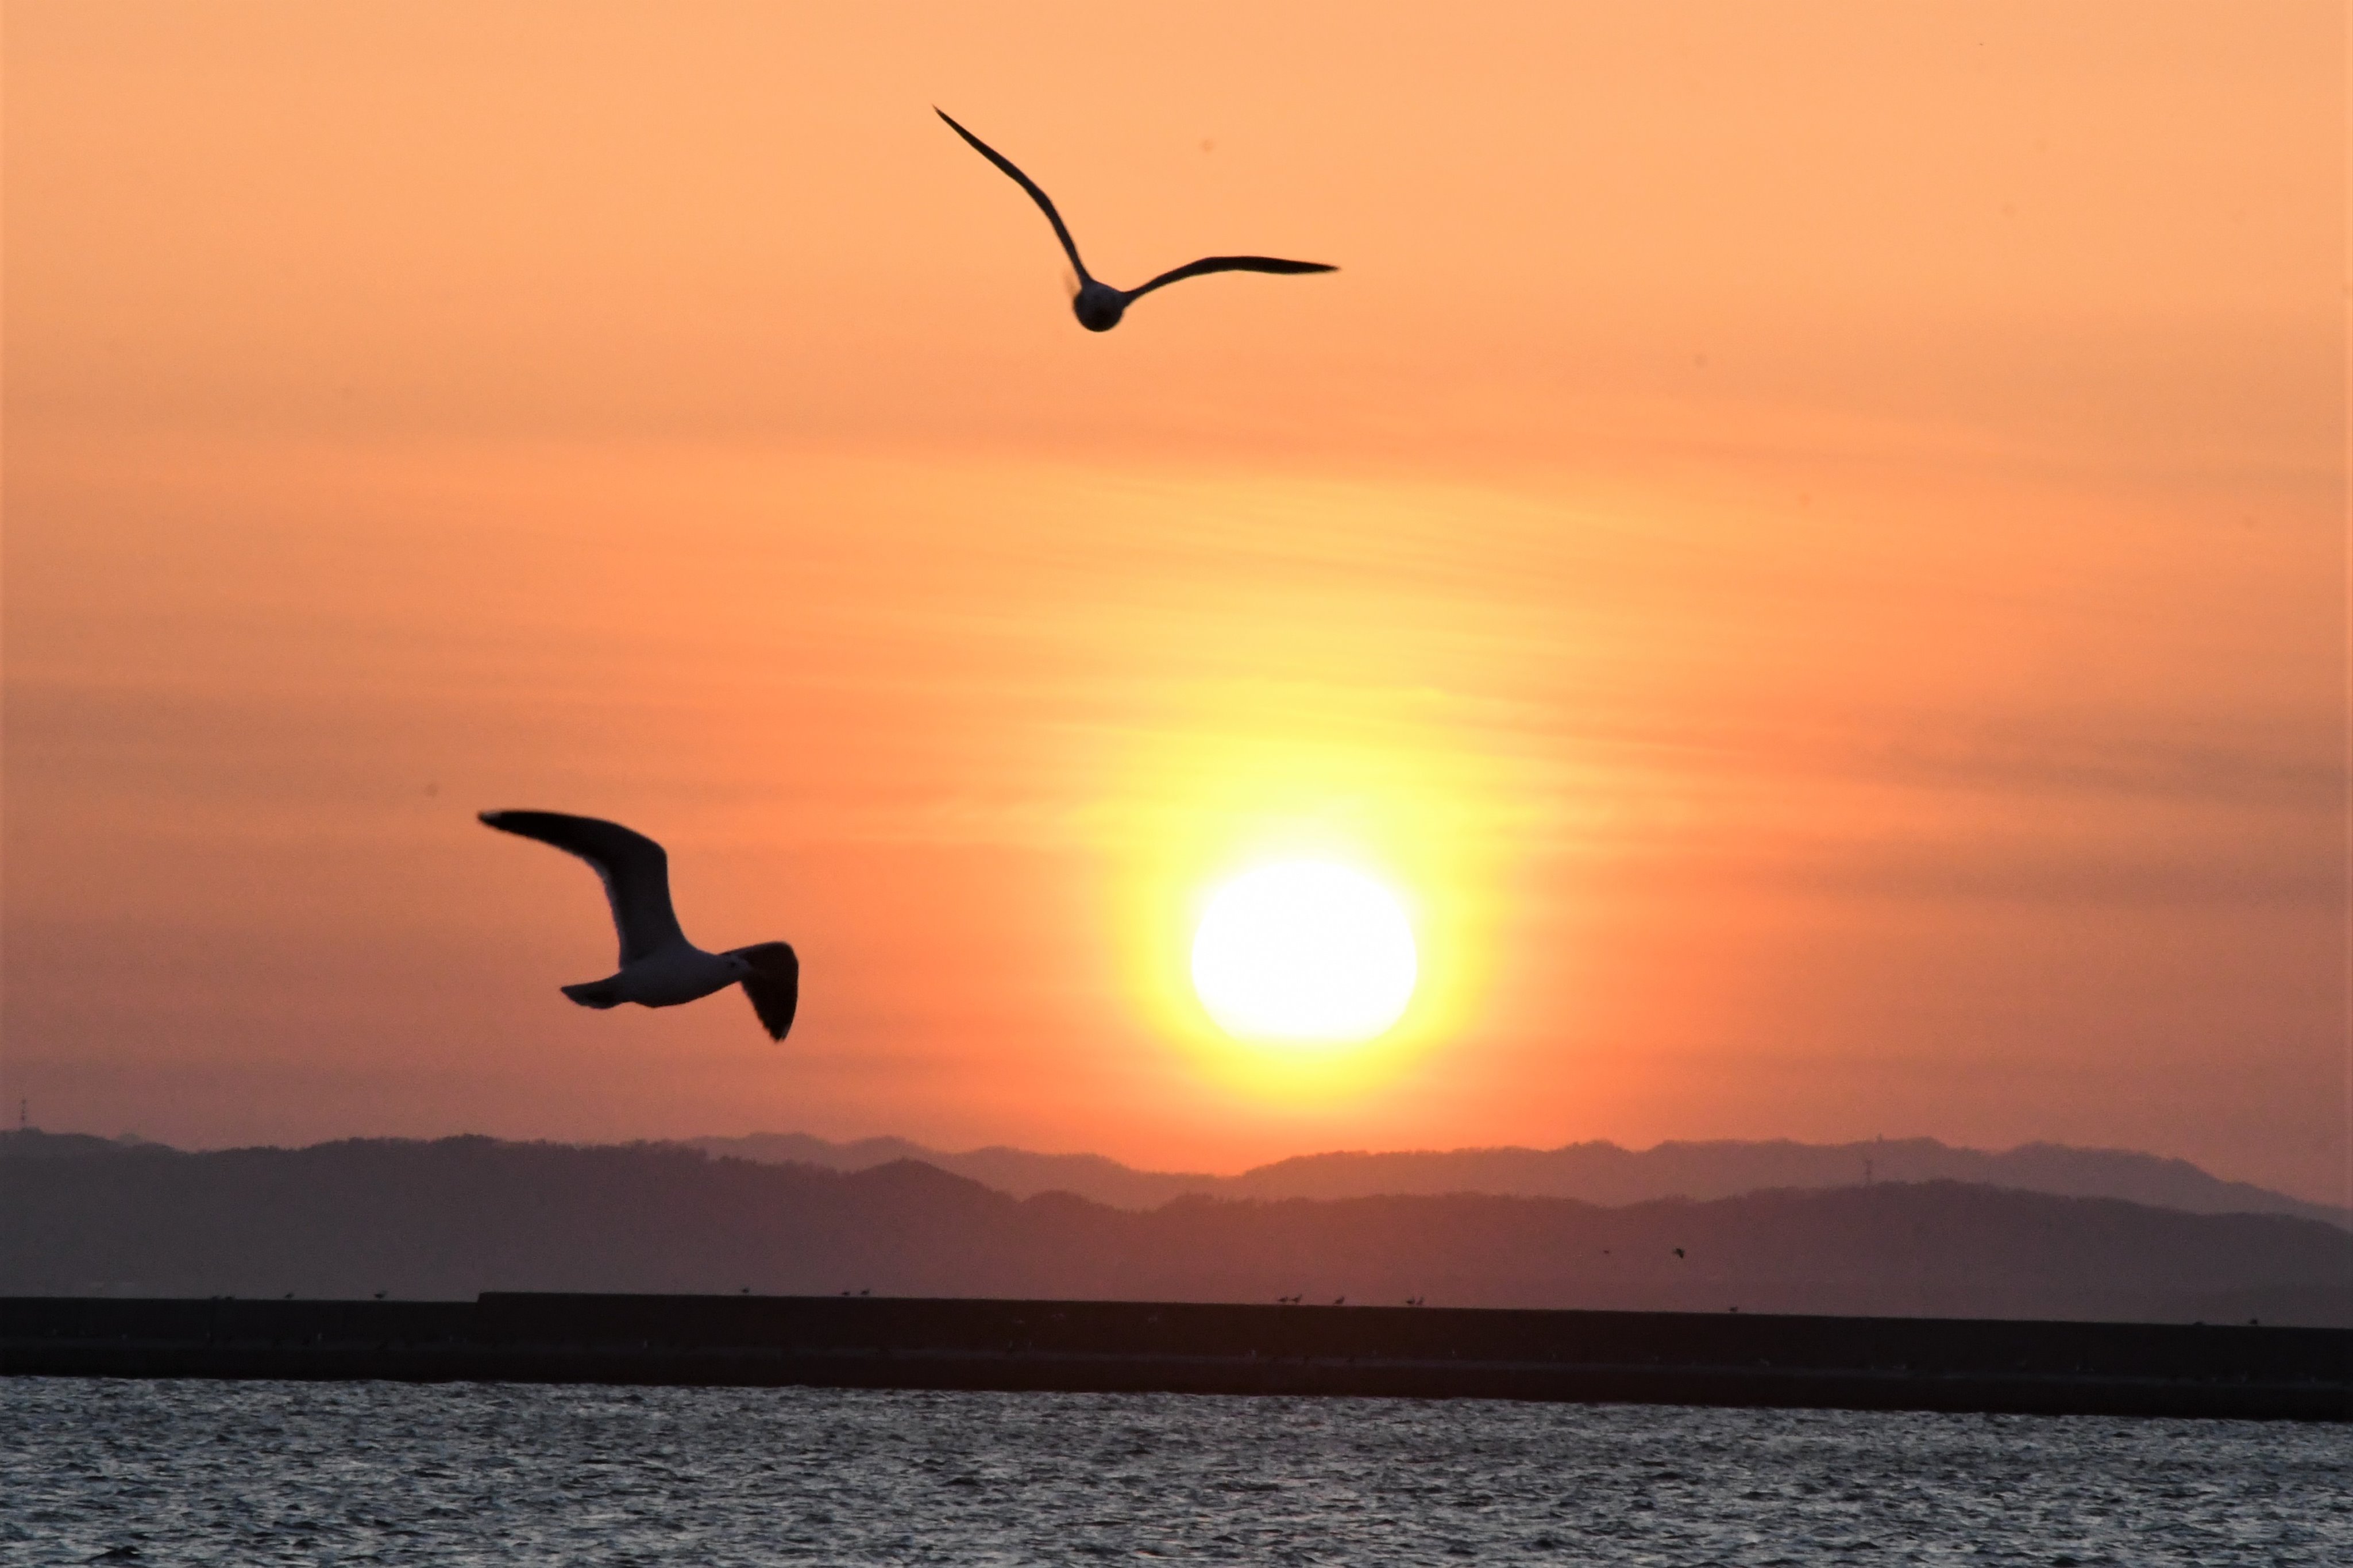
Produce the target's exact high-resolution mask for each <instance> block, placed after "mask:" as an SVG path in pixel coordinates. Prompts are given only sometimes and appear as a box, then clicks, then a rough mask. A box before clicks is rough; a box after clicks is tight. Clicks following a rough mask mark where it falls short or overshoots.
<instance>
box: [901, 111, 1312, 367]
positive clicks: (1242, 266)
mask: <svg viewBox="0 0 2353 1568" xmlns="http://www.w3.org/2000/svg"><path fill="white" fill-rule="evenodd" d="M932 112H933V113H934V114H936V115H938V116H939V117H940V118H941V119H942V120H945V121H947V122H948V128H949V129H950V130H952V131H954V132H955V133H956V134H957V135H959V136H961V137H963V138H964V139H965V141H967V142H971V143H972V146H973V151H974V152H976V153H979V154H980V155H981V156H982V157H984V158H986V159H987V160H988V161H989V162H990V163H994V164H996V165H997V167H998V168H1000V169H1002V170H1004V171H1005V172H1006V173H1007V174H1009V175H1011V176H1012V178H1013V183H1014V184H1017V185H1019V186H1020V187H1021V188H1022V189H1023V190H1025V191H1027V192H1029V199H1030V200H1031V201H1033V202H1036V203H1037V204H1038V206H1039V210H1040V211H1042V212H1044V213H1045V215H1046V221H1047V222H1048V223H1050V224H1052V225H1053V226H1054V237H1055V238H1057V239H1059V240H1060V241H1061V242H1062V249H1063V250H1064V251H1065V252H1067V253H1068V254H1069V256H1070V258H1071V266H1072V267H1074V268H1077V269H1078V274H1079V291H1078V293H1077V294H1075V295H1073V296H1072V297H1071V310H1073V311H1074V312H1076V313H1077V315H1078V318H1079V325H1081V326H1082V327H1084V328H1086V330H1087V331H1091V332H1107V331H1111V330H1112V329H1113V327H1116V326H1117V325H1119V319H1120V318H1121V317H1122V316H1124V315H1125V314H1126V313H1127V308H1128V307H1129V306H1130V305H1133V304H1134V303H1135V302H1136V301H1137V300H1141V299H1143V298H1144V297H1145V295H1146V294H1149V293H1151V292H1152V291H1153V290H1154V289H1157V288H1160V287H1162V286H1163V285H1164V284H1169V283H1176V282H1181V281H1182V280H1183V279H1187V278H1198V277H1200V276H1201V275H1203V274H1204V273H1208V272H1337V271H1338V270H1340V269H1339V268H1336V267H1328V266H1326V265H1324V263H1323V262H1321V261H1285V260H1283V259H1282V258H1280V257H1273V256H1205V257H1203V258H1201V259H1200V260H1198V261H1188V262H1187V263H1186V264H1185V265H1184V266H1182V267H1179V268H1176V270H1174V271H1172V272H1164V273H1162V274H1161V275H1160V276H1159V277H1157V278H1155V279H1153V280H1152V281H1151V282H1149V283H1146V284H1145V285H1144V286H1143V287H1142V288H1140V289H1114V288H1113V287H1112V286H1111V285H1110V284H1108V283H1103V282H1098V281H1097V280H1096V279H1095V278H1094V276H1093V275H1092V274H1091V273H1090V272H1088V271H1087V264H1086V263H1085V262H1083V261H1081V260H1080V259H1079V247H1078V244H1077V242H1076V241H1074V240H1072V239H1071V231H1070V229H1069V228H1067V227H1065V226H1063V223H1062V215H1061V214H1060V213H1058V212H1056V211H1055V210H1054V204H1053V203H1052V202H1050V201H1049V200H1048V199H1047V197H1046V193H1045V192H1043V191H1041V190H1039V188H1038V183H1037V182H1036V181H1035V180H1032V179H1031V178H1030V177H1029V175H1027V174H1023V173H1022V172H1021V171H1020V170H1018V169H1017V168H1015V167H1014V166H1013V164H1012V163H1011V162H1010V161H1009V160H1008V159H1007V158H1006V156H1005V155H1004V154H1003V153H999V152H998V151H997V149H996V148H994V147H991V146H990V145H989V144H988V143H987V142H983V141H982V140H981V139H980V138H979V137H977V136H975V135H974V134H973V133H972V132H969V131H966V130H965V128H964V127H963V126H961V125H958V124H957V123H956V122H955V119H954V118H953V117H952V116H950V115H949V113H948V111H947V110H944V109H938V108H934V110H932Z"/></svg>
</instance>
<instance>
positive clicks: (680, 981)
mask: <svg viewBox="0 0 2353 1568" xmlns="http://www.w3.org/2000/svg"><path fill="white" fill-rule="evenodd" d="M481 817H482V822H483V823H484V825H485V826H491V827H495V828H497V829H498V830H499V831H500V832H501V833H512V834H515V835H517V836H519V837H524V838H536V839H538V840H539V841H540V842H541V843H542V844H552V845H554V847H556V848H558V849H561V850H563V851H564V852H565V854H567V855H576V856H578V857H579V858H581V859H583V860H586V861H587V862H588V864H589V865H590V866H591V867H593V868H595V869H596V875H597V877H598V878H599V879H601V880H602V881H603V882H604V884H605V900H606V902H607V903H609V904H610V905H612V908H613V926H614V929H615V930H616V931H618V932H619V933H620V938H621V967H620V971H619V973H615V974H611V975H607V977H606V978H604V979H602V980H590V981H586V982H583V983H582V984H577V985H566V986H565V987H564V994H565V995H566V996H569V997H571V998H572V1000H574V1001H575V1002H577V1003H578V1004H580V1005H582V1006H583V1007H617V1006H619V1005H621V1004H622V1003H624V1002H634V1003H636V1004H637V1005H638V1006H640V1007H675V1006H677V1005H679V1004H680V1003H681V1002H692V1001H695V1000H697V999H698V998H701V997H704V996H708V995H710V994H712V992H714V991H724V990H725V989H726V988H727V987H729V986H730V985H741V986H743V987H744V994H745V995H746V996H749V997H750V998H751V999H752V1011H753V1012H754V1013H756V1014H758V1015H759V1016H760V1024H761V1026H762V1027H764V1028H765V1029H766V1030H767V1031H768V1037H769V1038H770V1039H772V1040H781V1039H783V1038H784V1037H785V1035H786V1032H787V1031H788V1030H790V1029H791V1028H792V1026H793V1013H794V1011H795V1009H796V1008H797V1007H798V1006H799V1005H800V991H801V961H800V959H799V957H798V956H797V954H795V953H794V952H793V950H792V947H791V945H790V944H789V943H786V942H760V943H758V944H756V945H754V946H752V947H737V948H731V949H729V950H728V951H727V952H703V951H702V949H701V948H699V947H697V946H695V945H694V944H693V943H692V942H689V941H687V940H686V933H685V932H684V931H681V930H679V927H678V916H677V914H676V913H674V912H673V911H672V910H671V909H670V857H669V856H668V855H667V854H665V853H664V852H663V850H662V847H661V846H660V845H659V844H657V843H655V842H654V841H653V840H652V839H650V838H649V837H646V836H645V835H644V834H642V833H632V832H630V831H629V830H628V828H626V827H623V826H621V825H620V824H619V823H617V822H605V821H602V820H600V819H598V818H596V817H594V816H565V815H564V814H563V813H562V812H557V811H486V812H483V813H482V814H481Z"/></svg>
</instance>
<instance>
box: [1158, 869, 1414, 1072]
mask: <svg viewBox="0 0 2353 1568" xmlns="http://www.w3.org/2000/svg"><path fill="white" fill-rule="evenodd" d="M1418 973H1419V965H1418V962H1417V958H1416V954H1415V951H1414V942H1413V930H1412V927H1411V926H1410V925H1409V923H1408V921H1407V920H1406V916H1405V910H1404V909H1403V908H1402V907H1401V906H1400V905H1399V904H1398V900H1397V898H1396V896H1395V895H1394V894H1392V893H1391V892H1390V891H1389V890H1388V889H1387V888H1384V887H1382V886H1381V885H1380V883H1378V882H1377V881H1375V880H1374V879H1372V878H1370V877H1367V876H1366V875H1365V874H1364V873H1363V872H1361V871H1356V870H1352V869H1350V868H1347V867H1345V866H1336V865H1333V864H1331V863H1329V862H1326V861H1320V860H1284V861H1278V862H1276V863H1275V864H1273V865H1269V866H1261V867H1259V868H1256V869H1255V870H1250V871H1246V872H1244V873H1243V874H1242V875H1240V876H1239V877H1237V878H1235V879H1233V880H1232V881H1230V882H1228V883H1227V884H1226V885H1225V886H1224V887H1222V888H1220V889H1218V892H1217V894H1216V896H1215V897H1213V898H1211V899H1210V900H1209V903H1208V908H1207V909H1206V910H1204V911H1203V912H1202V915H1201V923H1200V926H1199V929H1198V931H1197V932H1196V933H1195V936H1194V939H1193V988H1194V990H1195V991H1196V992H1197V993H1198V994H1199V996H1200V998H1201V1004H1202V1005H1203V1006H1205V1007H1207V1008H1208V1011H1209V1016H1211V1017H1212V1018H1214V1019H1216V1020H1217V1022H1218V1025H1219V1027H1221V1028H1223V1029H1224V1030H1225V1031H1226V1032H1227V1033H1228V1034H1229V1035H1231V1036H1233V1037H1235V1038H1237V1039H1241V1040H1252V1041H1258V1040H1264V1041H1272V1042H1279V1043H1283V1044H1295V1045H1339V1044H1355V1043H1356V1042H1359V1041H1364V1040H1369V1039H1372V1038H1374V1037H1376V1036H1378V1035H1380V1034H1382V1033H1384V1032H1386V1031H1387V1030H1388V1028H1389V1026H1391V1025H1393V1024H1395V1023H1396V1022H1397V1021H1398V1018H1399V1017H1400V1016H1403V1014H1404V1012H1405V1008H1406V1004H1407V1003H1408V1002H1409V1001H1410V1000H1412V998H1413V988H1414V982H1415V979H1416V978H1417V976H1418Z"/></svg>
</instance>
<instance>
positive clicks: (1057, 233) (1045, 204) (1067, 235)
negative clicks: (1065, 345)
mask: <svg viewBox="0 0 2353 1568" xmlns="http://www.w3.org/2000/svg"><path fill="white" fill-rule="evenodd" d="M932 112H933V113H934V114H936V115H938V116H939V117H940V118H941V119H942V120H944V121H947V122H948V129H949V130H951V131H953V132H955V133H956V134H957V135H959V136H961V137H963V138H964V139H965V141H967V142H971V143H972V149H973V151H974V152H976V153H979V154H980V155H981V156H982V157H984V158H986V159H987V160H988V161H989V162H990V163H994V164H996V165H997V167H998V168H1000V169H1002V170H1004V171H1005V172H1006V174H1008V175H1010V176H1011V177H1012V180H1013V183H1014V184H1017V185H1019V186H1020V187H1021V188H1022V189H1023V190H1025V191H1027V192H1029V199H1030V200H1031V201H1033V202H1036V203H1037V204H1038V209H1039V211H1040V212H1042V213H1044V214H1045V215H1046V221H1047V222H1048V223H1050V224H1052V225H1053V226H1054V237H1055V238H1057V239H1059V240H1060V241H1061V242H1062V248H1063V250H1064V251H1066V252H1068V253H1069V255H1070V258H1071V266H1073V267H1075V268H1078V269H1079V277H1080V279H1081V280H1082V281H1085V280H1088V279H1091V277H1092V274H1090V273H1089V272H1088V271H1087V264H1086V263H1085V262H1083V261H1081V260H1080V259H1079V247H1078V243H1077V242H1076V241H1075V240H1073V239H1071V231H1070V229H1069V227H1068V226H1065V225H1064V224H1063V222H1062V215H1061V214H1060V213H1058V212H1056V211H1055V210H1054V204H1053V203H1052V202H1051V201H1050V200H1049V199H1048V198H1047V195H1046V193H1045V192H1043V191H1041V190H1039V188H1038V182H1037V181H1035V180H1033V179H1031V178H1030V177H1029V175H1027V174H1023V173H1022V172H1021V171H1020V170H1018V169H1017V168H1015V167H1014V166H1013V161H1012V160H1011V159H1009V158H1008V157H1007V156H1006V155H1005V154H1004V153H999V152H998V151H997V149H996V148H994V147H992V146H990V145H989V144H988V143H987V142H984V141H982V140H981V139H980V138H979V137H977V136H975V135H974V134H973V133H972V132H969V131H966V130H965V128H964V127H963V126H961V125H958V124H957V123H956V122H955V117H954V116H952V115H950V114H949V113H948V111H947V110H944V109H941V108H939V107H938V106H936V105H934V107H933V109H932ZM1193 265H1194V266H1196V267H1198V266H1199V265H1201V264H1200V263H1199V262H1198V261H1197V262H1195V263H1194V264H1193ZM1175 276H1176V275H1175V274H1174V273H1171V274H1170V275H1169V277H1168V278H1166V279H1160V280H1159V281H1161V282H1168V281H1171V280H1173V279H1174V278H1175ZM1152 287H1154V285H1153V284H1150V283H1147V284H1145V288H1146V289H1149V288H1152ZM1139 292H1141V290H1139Z"/></svg>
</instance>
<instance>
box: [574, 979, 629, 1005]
mask: <svg viewBox="0 0 2353 1568" xmlns="http://www.w3.org/2000/svg"><path fill="white" fill-rule="evenodd" d="M564 994H565V995H566V996H569V997H571V998H572V1000H574V1001H575V1002H577V1003H578V1004H580V1005H582V1006H583V1007H597V1008H604V1007H617V1006H619V1005H621V1000H622V998H621V977H620V976H619V975H617V974H616V975H612V976H609V977H608V978H607V979H603V980H584V981H582V982H581V983H580V984H577V985H567V986H565V988H564Z"/></svg>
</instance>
